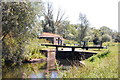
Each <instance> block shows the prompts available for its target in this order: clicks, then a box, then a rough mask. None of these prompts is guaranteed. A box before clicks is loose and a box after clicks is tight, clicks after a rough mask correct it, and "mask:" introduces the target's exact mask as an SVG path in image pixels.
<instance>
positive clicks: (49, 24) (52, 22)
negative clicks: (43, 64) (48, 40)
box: [42, 2, 65, 34]
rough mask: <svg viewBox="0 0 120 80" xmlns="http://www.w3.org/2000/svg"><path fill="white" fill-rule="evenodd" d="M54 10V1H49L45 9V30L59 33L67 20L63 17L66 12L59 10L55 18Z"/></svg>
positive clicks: (43, 23)
mask: <svg viewBox="0 0 120 80" xmlns="http://www.w3.org/2000/svg"><path fill="white" fill-rule="evenodd" d="M53 11H54V10H53V5H52V3H50V2H48V3H47V7H46V9H45V11H44V12H43V14H44V18H45V19H44V20H42V27H43V32H50V33H56V34H58V33H59V32H60V31H59V30H60V28H61V27H62V25H63V22H64V20H65V19H64V18H63V17H64V14H65V13H62V12H61V10H60V9H59V10H58V12H57V16H56V19H55V18H54V13H53Z"/></svg>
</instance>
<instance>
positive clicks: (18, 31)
mask: <svg viewBox="0 0 120 80" xmlns="http://www.w3.org/2000/svg"><path fill="white" fill-rule="evenodd" d="M35 5H36V7H35ZM37 7H41V8H37ZM41 9H42V2H40V3H30V2H2V14H3V16H2V22H3V24H2V41H3V51H2V53H3V59H5V61H12V62H14V63H19V62H21V61H22V60H23V58H24V47H25V45H26V43H27V42H28V39H29V38H33V37H35V36H36V35H37V33H36V32H35V30H36V31H38V26H37V25H36V23H37V24H38V22H36V19H37V16H38V15H39V16H40V14H41ZM33 26H34V27H33ZM39 27H40V26H39Z"/></svg>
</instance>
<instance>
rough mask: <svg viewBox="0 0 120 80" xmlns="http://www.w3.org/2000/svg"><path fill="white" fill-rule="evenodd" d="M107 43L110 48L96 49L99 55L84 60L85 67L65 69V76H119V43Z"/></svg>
mask: <svg viewBox="0 0 120 80" xmlns="http://www.w3.org/2000/svg"><path fill="white" fill-rule="evenodd" d="M107 44H109V48H108V49H103V50H96V51H97V52H98V54H97V55H94V56H92V57H90V58H89V59H86V60H84V61H83V62H84V63H85V64H86V66H85V67H75V66H74V67H72V68H71V69H70V70H68V71H64V74H63V78H118V44H116V43H111V44H110V43H104V45H107ZM91 51H92V50H91Z"/></svg>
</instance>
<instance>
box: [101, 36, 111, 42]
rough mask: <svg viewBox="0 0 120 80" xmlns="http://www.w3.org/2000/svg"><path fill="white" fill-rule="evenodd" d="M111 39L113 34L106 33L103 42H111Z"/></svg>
mask: <svg viewBox="0 0 120 80" xmlns="http://www.w3.org/2000/svg"><path fill="white" fill-rule="evenodd" d="M109 41H111V36H109V35H107V34H105V35H103V36H102V42H109Z"/></svg>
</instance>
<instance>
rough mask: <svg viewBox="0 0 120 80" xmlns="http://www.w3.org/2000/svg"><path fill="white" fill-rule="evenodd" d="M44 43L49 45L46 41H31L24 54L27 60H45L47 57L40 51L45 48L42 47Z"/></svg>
mask: <svg viewBox="0 0 120 80" xmlns="http://www.w3.org/2000/svg"><path fill="white" fill-rule="evenodd" d="M42 43H48V41H46V40H44V39H29V42H27V44H26V45H25V49H24V54H23V55H24V58H25V60H30V59H40V58H45V55H42V54H41V53H40V50H42V49H43V48H45V47H44V46H41V45H40V44H42Z"/></svg>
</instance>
